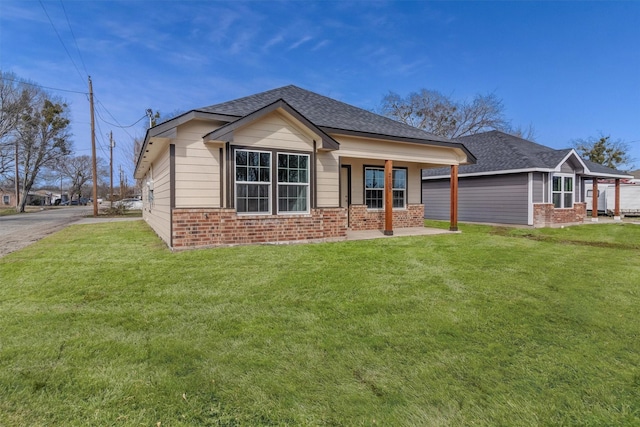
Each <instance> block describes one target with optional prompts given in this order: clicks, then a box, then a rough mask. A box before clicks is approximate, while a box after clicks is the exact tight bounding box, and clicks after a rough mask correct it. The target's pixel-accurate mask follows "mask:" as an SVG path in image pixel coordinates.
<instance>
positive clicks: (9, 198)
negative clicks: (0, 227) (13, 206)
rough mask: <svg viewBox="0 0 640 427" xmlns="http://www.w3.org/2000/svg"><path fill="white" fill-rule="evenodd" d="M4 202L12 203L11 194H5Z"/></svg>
mask: <svg viewBox="0 0 640 427" xmlns="http://www.w3.org/2000/svg"><path fill="white" fill-rule="evenodd" d="M2 203H4V204H5V205H8V204H9V203H11V196H9V195H8V194H3V195H2Z"/></svg>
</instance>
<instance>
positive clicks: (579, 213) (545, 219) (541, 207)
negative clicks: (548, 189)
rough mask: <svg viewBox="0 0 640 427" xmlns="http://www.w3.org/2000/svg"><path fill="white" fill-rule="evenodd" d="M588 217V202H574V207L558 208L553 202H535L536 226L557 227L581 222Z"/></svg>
mask: <svg viewBox="0 0 640 427" xmlns="http://www.w3.org/2000/svg"><path fill="white" fill-rule="evenodd" d="M586 217H587V204H586V203H574V204H573V208H568V209H556V208H554V206H553V203H534V204H533V226H534V227H556V226H560V225H569V224H579V223H582V222H584V220H585V218H586Z"/></svg>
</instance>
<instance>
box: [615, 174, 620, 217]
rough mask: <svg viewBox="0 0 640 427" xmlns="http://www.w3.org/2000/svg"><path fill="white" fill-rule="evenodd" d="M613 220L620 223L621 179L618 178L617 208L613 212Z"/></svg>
mask: <svg viewBox="0 0 640 427" xmlns="http://www.w3.org/2000/svg"><path fill="white" fill-rule="evenodd" d="M613 219H614V220H616V221H620V219H621V218H620V178H616V206H615V208H614V211H613Z"/></svg>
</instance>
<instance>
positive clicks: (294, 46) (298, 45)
mask: <svg viewBox="0 0 640 427" xmlns="http://www.w3.org/2000/svg"><path fill="white" fill-rule="evenodd" d="M312 39H313V37H311V36H304V37H302V38H301V39H300V40H298V41H297V42H295V43H293V44H292V45H291V46H289V49H287V50H293V49H297V48H299V47H300V46H302V45H303V44H305V43H306V42H308V41H309V40H312Z"/></svg>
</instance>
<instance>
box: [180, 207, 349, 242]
mask: <svg viewBox="0 0 640 427" xmlns="http://www.w3.org/2000/svg"><path fill="white" fill-rule="evenodd" d="M172 219H173V233H172V240H173V248H174V249H187V248H197V247H208V246H223V245H243V244H255V243H278V242H280V243H283V242H291V241H305V240H307V241H308V240H321V239H328V238H341V237H345V236H346V233H347V211H346V209H344V208H320V209H312V210H311V213H310V214H306V215H238V214H237V213H236V211H235V209H216V208H203V209H173V214H172Z"/></svg>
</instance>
